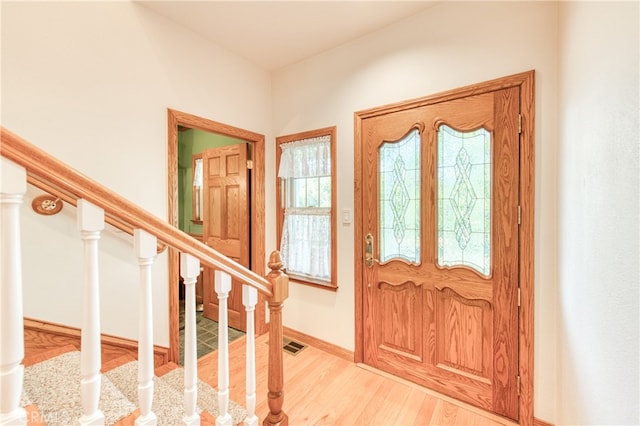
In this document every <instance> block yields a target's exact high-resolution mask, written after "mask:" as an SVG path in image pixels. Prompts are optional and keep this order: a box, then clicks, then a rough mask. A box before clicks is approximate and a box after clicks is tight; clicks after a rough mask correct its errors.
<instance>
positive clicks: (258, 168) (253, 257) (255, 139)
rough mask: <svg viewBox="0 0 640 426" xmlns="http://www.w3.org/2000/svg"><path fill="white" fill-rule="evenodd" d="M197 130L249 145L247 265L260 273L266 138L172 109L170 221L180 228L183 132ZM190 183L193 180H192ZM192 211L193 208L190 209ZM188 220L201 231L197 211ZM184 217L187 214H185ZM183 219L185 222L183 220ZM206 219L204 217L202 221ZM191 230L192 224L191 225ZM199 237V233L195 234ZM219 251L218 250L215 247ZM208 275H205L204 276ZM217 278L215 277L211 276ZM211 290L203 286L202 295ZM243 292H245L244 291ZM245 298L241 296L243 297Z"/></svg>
mask: <svg viewBox="0 0 640 426" xmlns="http://www.w3.org/2000/svg"><path fill="white" fill-rule="evenodd" d="M189 130H195V131H199V132H205V133H207V134H216V135H219V136H220V137H222V138H223V139H225V138H226V139H231V140H236V141H238V142H241V143H245V144H248V146H249V152H250V153H251V160H252V170H251V173H250V175H249V176H250V177H249V182H248V185H247V191H248V194H247V198H248V199H250V202H249V206H248V209H249V211H250V217H251V219H250V230H249V236H248V239H249V240H248V246H249V247H250V250H249V251H250V253H249V254H248V256H247V257H248V259H249V261H248V263H247V266H248V267H249V268H250V269H251V270H252V271H254V272H256V273H258V274H261V275H262V274H264V271H265V256H264V253H265V247H264V233H265V230H264V227H265V224H264V149H265V148H264V136H263V135H260V134H257V133H254V132H251V131H248V130H244V129H240V128H237V127H233V126H229V125H227V124H223V123H219V122H216V121H213V120H209V119H206V118H202V117H198V116H195V115H192V114H187V113H184V112H180V111H177V110H173V109H169V110H168V138H167V139H168V149H167V152H168V163H167V164H168V172H167V175H168V200H169V205H168V216H169V217H168V221H169V223H170V224H171V225H173V226H176V227H180V219H181V215H180V185H179V181H180V169H179V165H178V161H179V157H180V153H179V151H180V150H179V133H180V132H181V131H189ZM189 181H190V180H189ZM195 201H196V200H191V199H190V200H189V202H190V203H192V204H190V205H192V206H193V205H195V204H196V203H195ZM189 210H191V209H189ZM189 213H190V214H188V215H187V216H188V217H186V219H187V220H189V221H191V224H193V225H194V227H193V230H194V231H197V230H198V225H201V223H198V222H202V221H201V220H197V219H196V220H193V221H192V219H193V218H195V216H193V212H191V211H190V212H189ZM183 216H184V214H183ZM183 219H185V218H184V217H183ZM198 219H202V218H198ZM189 229H191V225H190V226H189ZM193 234H194V235H193V236H194V237H197V235H198V232H194V233H193ZM213 248H214V249H215V247H213ZM168 254H169V283H170V285H169V360H170V361H173V362H176V363H177V362H178V361H179V358H180V354H179V349H180V284H179V283H180V273H179V253H178V252H177V251H176V250H175V249H171V248H170V249H169V253H168ZM205 275H207V274H201V277H203V276H205ZM211 275H213V274H211ZM206 290H207V288H206V286H205V283H203V289H202V293H204V292H206ZM232 291H234V290H232ZM240 291H241V290H240ZM240 298H241V296H240ZM255 323H256V333H258V334H260V333H263V332H265V331H266V324H265V312H264V303H263V300H259V303H258V305H257V306H256V313H255Z"/></svg>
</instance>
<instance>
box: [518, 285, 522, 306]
mask: <svg viewBox="0 0 640 426" xmlns="http://www.w3.org/2000/svg"><path fill="white" fill-rule="evenodd" d="M520 297H521V292H520V287H518V307H520V302H521V300H522V299H521V298H520Z"/></svg>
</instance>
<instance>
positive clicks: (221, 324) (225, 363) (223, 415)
mask: <svg viewBox="0 0 640 426" xmlns="http://www.w3.org/2000/svg"><path fill="white" fill-rule="evenodd" d="M215 280H216V293H218V411H219V414H218V417H216V425H218V426H221V425H225V426H227V425H229V426H230V425H231V414H229V329H228V328H227V327H228V324H229V321H228V303H227V301H228V299H229V291H230V290H231V277H230V276H229V274H227V273H225V272H222V271H216V273H215Z"/></svg>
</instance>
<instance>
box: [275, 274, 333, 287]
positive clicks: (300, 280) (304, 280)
mask: <svg viewBox="0 0 640 426" xmlns="http://www.w3.org/2000/svg"><path fill="white" fill-rule="evenodd" d="M284 273H285V274H287V275H288V276H289V282H293V283H296V284H303V285H306V286H309V287H315V288H321V289H323V290H329V291H337V290H338V286H337V285H334V283H333V282H332V281H331V282H329V281H320V280H313V279H310V278H308V277H302V276H300V275H293V274H291V275H290V274H288V273H287V271H286V270H285V271H284Z"/></svg>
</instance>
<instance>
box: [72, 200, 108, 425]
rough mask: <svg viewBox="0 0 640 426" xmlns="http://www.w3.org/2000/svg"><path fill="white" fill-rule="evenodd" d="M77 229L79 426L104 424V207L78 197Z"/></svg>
mask: <svg viewBox="0 0 640 426" xmlns="http://www.w3.org/2000/svg"><path fill="white" fill-rule="evenodd" d="M78 229H79V230H80V235H81V237H82V241H83V245H84V306H83V307H82V312H83V313H82V332H81V342H80V349H81V353H80V374H81V376H82V380H81V381H80V393H81V396H82V417H80V419H79V423H80V424H81V425H103V424H104V414H103V413H102V411H100V409H99V408H98V403H99V401H100V385H101V382H102V376H101V374H100V367H101V363H102V361H101V356H100V286H99V278H98V240H99V239H100V232H101V231H102V230H103V229H104V210H102V209H101V208H100V207H97V206H95V205H93V204H91V203H90V202H88V201H87V200H82V199H81V200H78Z"/></svg>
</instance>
